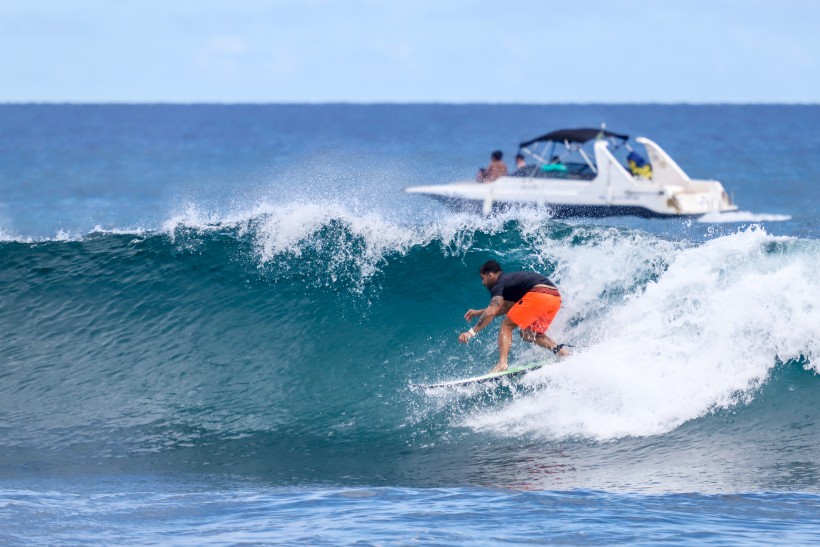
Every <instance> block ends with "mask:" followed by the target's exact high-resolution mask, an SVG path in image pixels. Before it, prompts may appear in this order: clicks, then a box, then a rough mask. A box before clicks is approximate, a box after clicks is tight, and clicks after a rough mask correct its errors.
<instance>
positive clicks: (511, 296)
mask: <svg viewBox="0 0 820 547" xmlns="http://www.w3.org/2000/svg"><path fill="white" fill-rule="evenodd" d="M536 285H549V286H550V287H555V283H553V282H552V281H550V280H549V278H548V277H545V276H543V275H541V274H540V273H535V272H510V273H507V272H501V275H499V276H498V281H497V282H496V283H495V285H493V288H492V289H490V294H491V295H492V296H501V297H502V298H503V299H504V300H509V301H510V302H518V301H519V300H521V299H522V298H523V297H524V295H525V294H527V293H528V292H529V291H530V289H532V288H533V287H535V286H536Z"/></svg>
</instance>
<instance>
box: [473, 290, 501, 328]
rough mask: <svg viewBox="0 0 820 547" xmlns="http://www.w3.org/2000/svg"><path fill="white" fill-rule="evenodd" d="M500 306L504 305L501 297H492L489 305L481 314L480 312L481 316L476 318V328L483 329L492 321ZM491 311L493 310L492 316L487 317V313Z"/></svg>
mask: <svg viewBox="0 0 820 547" xmlns="http://www.w3.org/2000/svg"><path fill="white" fill-rule="evenodd" d="M502 304H504V299H503V298H502V297H500V296H493V297H492V299H490V305H489V306H487V308H486V309H485V310H484V311H483V312H481V315H480V316H479V318H478V323H476V326H477V327H482V328H483V327H484V326H485V324H486V323H489V322H490V321H492V320H493V318H494V317H495V314H496V313H498V309H500V308H501V306H502ZM491 309H492V310H493V314H492V315H489V314H488V313H487V312H488V311H489V310H491Z"/></svg>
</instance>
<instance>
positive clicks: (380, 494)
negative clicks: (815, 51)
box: [0, 105, 820, 544]
mask: <svg viewBox="0 0 820 547" xmlns="http://www.w3.org/2000/svg"><path fill="white" fill-rule="evenodd" d="M819 112H820V109H818V108H816V107H762V106H761V107H720V106H711V107H687V106H668V107H663V106H620V107H609V106H572V107H570V106H566V107H564V106H541V107H537V106H508V107H503V106H480V105H475V106H464V107H457V106H434V105H430V106H387V105H383V106H369V107H368V106H345V105H338V106H269V107H265V106H258V107H250V106H247V107H245V106H236V107H217V106H189V107H172V106H131V107H125V106H3V107H0V125H2V127H3V128H4V131H3V132H2V137H1V138H0V159H2V164H0V188H2V192H3V194H2V196H0V221H1V222H0V227H2V238H0V239H2V241H0V281H2V283H0V303H2V304H0V332H2V333H3V337H2V344H0V428H2V429H1V430H0V431H1V432H2V434H1V435H0V498H1V499H2V503H3V504H4V505H3V506H4V507H5V511H6V512H7V513H6V515H7V516H6V517H5V519H4V523H5V524H4V526H3V532H0V537H2V538H3V539H4V540H5V541H8V542H10V543H43V542H46V543H48V542H57V543H76V542H92V543H99V542H102V543H129V544H130V543H156V542H159V543H185V542H192V543H207V542H213V543H235V542H241V541H267V542H282V543H288V542H290V543H297V542H304V541H308V542H313V543H317V542H319V543H321V542H329V543H349V542H354V541H357V540H361V539H365V540H369V541H372V542H374V543H394V542H408V541H412V540H413V539H414V538H415V540H416V541H420V542H438V543H474V542H477V541H485V542H496V541H498V542H500V541H503V540H510V541H516V542H525V541H555V542H557V541H564V542H569V543H595V544H599V543H612V542H628V543H641V542H646V543H656V542H661V541H665V540H667V539H670V538H676V539H678V540H681V541H686V542H692V543H695V542H697V543H721V542H723V541H726V540H729V541H734V542H755V541H766V540H772V541H774V540H779V541H788V542H793V543H811V542H812V541H813V540H816V539H818V534H820V526H818V524H820V510H818V506H819V505H820V504H818V501H820V499H819V498H818V493H819V492H818V491H819V490H820V489H819V488H818V477H820V461H818V457H817V454H818V444H820V426H818V423H817V420H816V419H815V417H816V416H817V414H818V400H820V397H819V396H820V393H818V390H820V383H818V381H817V372H818V371H817V364H816V363H817V355H818V346H817V340H818V338H819V337H818V335H819V334H820V297H819V296H818V295H820V286H818V281H817V278H816V276H815V275H814V272H816V271H817V269H818V266H820V264H818V262H819V261H820V253H819V252H818V251H820V248H818V240H817V237H816V236H817V226H818V225H817V207H816V206H817V200H816V195H817V194H816V192H814V191H813V190H812V188H813V183H814V182H816V181H817V180H818V178H820V176H819V175H820V171H818V168H817V166H816V165H814V163H813V162H810V161H808V160H807V159H806V158H808V157H811V155H812V154H814V155H816V153H817V151H818V141H817V137H816V136H814V135H813V134H811V131H808V130H807V129H801V128H803V124H802V122H803V121H806V120H811V119H814V118H817V117H818V113H819ZM602 121H605V122H606V123H607V127H608V128H611V129H613V130H622V131H625V132H629V133H630V134H632V133H634V134H636V135H646V136H649V137H650V138H652V139H653V140H655V141H657V142H659V143H660V144H661V145H662V146H664V147H665V148H666V149H667V150H668V151H669V152H670V153H671V154H672V156H673V157H675V158H676V159H677V160H678V161H679V162H680V163H681V165H682V166H683V167H684V168H685V169H687V170H688V171H690V172H691V174H692V175H693V176H699V177H704V178H707V177H714V178H719V179H720V180H721V181H722V182H723V183H724V185H725V186H726V187H727V188H728V189H729V190H730V191H732V192H733V194H734V198H735V200H736V201H737V202H738V203H739V204H740V205H741V209H742V211H741V213H739V214H737V215H735V216H733V217H731V218H719V219H704V221H701V222H698V221H684V222H679V221H649V220H641V219H626V218H615V219H607V220H603V221H602V220H596V221H585V220H584V219H569V220H563V221H557V220H553V219H551V218H550V217H549V214H548V212H544V211H531V210H522V211H513V212H509V213H506V214H504V215H502V216H498V217H494V218H489V219H484V218H480V217H476V216H471V215H465V214H460V213H454V212H451V211H449V210H447V209H446V208H444V207H443V206H440V205H438V204H436V203H433V202H426V201H424V200H423V199H421V198H416V197H412V198H411V197H410V196H407V195H404V194H403V193H402V192H401V188H402V187H403V186H404V185H406V184H410V183H413V182H417V181H419V180H424V181H425V182H447V181H448V180H454V179H458V178H464V177H469V176H470V175H471V174H472V172H473V171H474V168H475V166H476V165H475V164H477V163H481V162H484V161H485V159H484V156H485V155H486V153H487V151H488V150H491V149H493V148H500V147H505V149H509V151H510V152H512V151H513V150H514V144H515V143H516V142H518V141H519V140H523V139H524V138H526V137H530V136H534V135H537V134H539V133H542V132H546V131H547V130H550V129H554V128H558V127H561V126H580V125H598V124H600V123H601V122H602ZM763 141H767V144H768V145H771V149H772V152H771V154H772V155H764V154H763V148H764V147H763V145H762V144H761V143H762V142H763ZM791 152H795V153H794V154H791V155H789V154H790V153H791ZM772 158H777V160H776V163H777V165H776V166H775V165H773V163H775V162H773V160H772ZM773 190H776V192H774V193H772V191H773ZM488 258H494V259H496V260H498V261H500V262H501V263H502V264H504V266H505V267H506V268H507V269H510V270H512V269H536V270H539V271H542V272H544V273H545V274H547V275H549V276H550V277H551V278H552V279H553V280H554V281H555V282H556V283H557V284H558V286H559V287H560V289H561V292H562V295H563V297H564V303H565V305H564V308H562V311H561V313H560V314H559V316H558V317H557V318H556V321H555V323H554V325H553V327H552V330H551V332H552V333H553V334H554V336H555V337H556V338H557V339H559V340H560V341H565V342H568V343H572V344H574V345H576V346H578V347H577V348H576V349H575V354H574V355H573V356H572V357H570V358H568V359H566V360H564V361H562V362H556V361H555V359H554V358H553V357H552V356H551V355H550V354H544V353H542V352H540V351H539V350H538V349H537V348H528V347H524V345H523V344H521V343H520V341H516V342H514V346H513V354H512V360H513V362H522V363H523V362H532V361H545V362H548V363H549V364H548V366H546V367H544V368H543V369H541V370H539V371H538V372H534V373H531V374H529V375H527V376H526V377H524V379H523V380H521V381H520V382H515V383H506V384H502V385H499V386H495V387H486V386H483V387H478V388H472V389H463V390H457V391H452V390H450V391H447V390H439V391H423V390H419V389H416V388H414V387H413V385H414V384H416V383H419V382H428V381H438V380H447V379H452V378H457V377H463V376H468V375H474V374H478V373H481V372H484V371H485V370H487V369H488V368H489V367H491V366H492V364H493V363H494V359H495V354H496V348H495V340H494V337H495V331H494V329H490V330H489V331H488V332H486V333H482V335H481V336H480V337H479V338H477V339H476V340H475V341H474V342H473V343H470V344H469V345H467V346H462V345H459V344H458V342H457V340H456V338H457V334H458V332H460V331H461V330H463V329H464V327H465V323H464V320H463V318H462V317H463V314H464V311H465V310H466V309H467V308H469V307H473V308H475V307H479V306H482V305H483V304H484V303H485V302H486V300H487V298H488V294H487V292H486V290H485V289H484V288H483V287H482V286H481V284H480V280H479V279H478V276H477V274H476V272H477V268H478V266H479V265H480V264H481V263H482V262H484V261H485V260H487V259H488ZM488 513H492V514H494V517H493V518H495V519H497V520H491V521H489V522H488V521H487V520H486V519H487V514H488ZM78 515H84V519H83V520H74V519H72V517H76V516H78ZM368 518H373V519H374V520H372V521H371V520H368ZM66 519H68V520H71V521H72V522H75V524H72V525H70V526H68V527H65V526H63V524H62V523H63V522H65V520H66ZM338 519H342V520H345V522H349V523H350V527H349V528H348V529H347V531H346V530H343V529H342V528H340V527H338V526H336V525H335V524H332V523H333V522H335V521H336V520H338ZM23 522H25V523H29V524H26V525H25V526H23V525H22V523H23ZM738 522H742V525H738ZM77 523H79V524H77ZM379 523H381V524H379ZM784 523H789V524H784ZM305 529H307V530H310V531H304V530H305ZM410 530H417V531H415V532H413V534H415V535H406V534H408V533H410V532H408V531H410ZM49 540H52V541H49Z"/></svg>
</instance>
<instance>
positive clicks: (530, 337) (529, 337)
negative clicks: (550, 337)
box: [518, 329, 538, 342]
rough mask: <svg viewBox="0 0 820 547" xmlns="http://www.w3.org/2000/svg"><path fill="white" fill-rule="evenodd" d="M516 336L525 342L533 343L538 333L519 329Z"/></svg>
mask: <svg viewBox="0 0 820 547" xmlns="http://www.w3.org/2000/svg"><path fill="white" fill-rule="evenodd" d="M518 334H520V335H521V339H522V340H524V341H525V342H535V340H536V338H538V333H536V332H533V331H531V330H527V329H521V331H520V332H519V333H518Z"/></svg>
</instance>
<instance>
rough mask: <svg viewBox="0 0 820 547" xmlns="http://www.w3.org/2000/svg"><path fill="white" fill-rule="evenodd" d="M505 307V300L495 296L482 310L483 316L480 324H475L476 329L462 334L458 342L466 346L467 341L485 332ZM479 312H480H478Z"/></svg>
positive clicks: (479, 318) (479, 321)
mask: <svg viewBox="0 0 820 547" xmlns="http://www.w3.org/2000/svg"><path fill="white" fill-rule="evenodd" d="M503 306H504V299H503V298H501V297H500V296H494V297H493V298H492V300H490V304H489V305H488V306H487V307H486V308H484V309H483V310H481V314H480V315H479V317H478V323H476V324H475V326H474V327H471V328H470V330H468V331H465V332H462V333H461V334H460V335H459V336H458V341H459V342H461V343H462V344H465V343H466V342H467V340H469V339H470V338H472V337H473V336H475V335H476V334H478V333H479V332H481V331H482V330H484V329H485V328H486V327H487V325H489V324H490V323H491V322H492V320H493V319H495V316H496V315H499V313H501V309H502V308H503ZM476 311H478V310H476Z"/></svg>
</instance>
